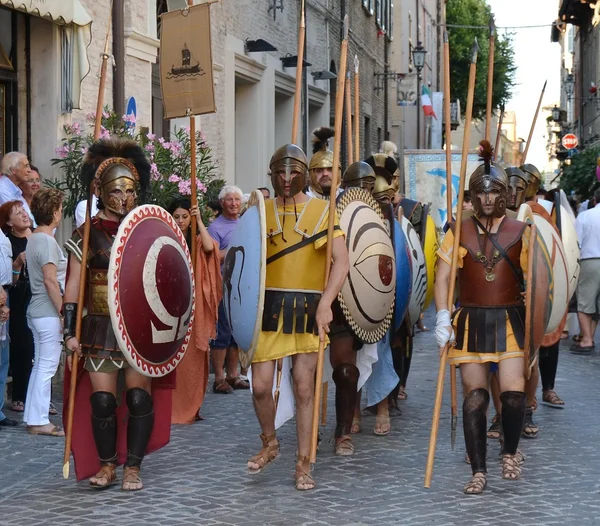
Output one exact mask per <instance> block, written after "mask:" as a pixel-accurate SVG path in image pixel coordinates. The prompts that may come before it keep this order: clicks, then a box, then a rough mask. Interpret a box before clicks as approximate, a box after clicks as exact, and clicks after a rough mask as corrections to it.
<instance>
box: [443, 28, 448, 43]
mask: <svg viewBox="0 0 600 526" xmlns="http://www.w3.org/2000/svg"><path fill="white" fill-rule="evenodd" d="M447 43H448V30H447V29H444V44H447Z"/></svg>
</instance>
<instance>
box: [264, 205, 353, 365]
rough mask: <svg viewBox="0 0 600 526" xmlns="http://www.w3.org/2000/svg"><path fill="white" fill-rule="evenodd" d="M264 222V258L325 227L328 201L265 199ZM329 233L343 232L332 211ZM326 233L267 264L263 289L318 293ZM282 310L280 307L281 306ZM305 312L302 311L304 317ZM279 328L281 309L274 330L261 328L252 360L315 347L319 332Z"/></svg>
mask: <svg viewBox="0 0 600 526" xmlns="http://www.w3.org/2000/svg"><path fill="white" fill-rule="evenodd" d="M265 209H266V224H267V259H268V258H270V257H272V256H274V255H275V254H277V253H278V252H280V251H282V250H285V249H286V248H288V247H290V246H293V245H295V244H296V243H300V242H301V241H302V240H303V239H306V238H310V237H312V236H315V235H318V234H319V233H321V232H326V231H327V226H328V221H329V202H327V201H323V200H320V199H316V198H311V199H309V201H307V202H306V203H301V204H297V205H295V206H294V205H293V204H288V205H286V206H285V207H283V206H277V203H276V200H274V199H267V200H266V201H265ZM335 226H336V230H335V231H334V234H333V237H334V238H336V237H340V236H343V235H344V233H343V232H342V231H341V230H340V229H339V219H338V217H337V214H336V218H335ZM326 245H327V235H324V236H322V237H319V238H318V239H316V240H315V241H313V242H311V243H309V244H307V245H305V246H304V247H302V248H300V249H298V250H295V251H294V252H292V253H290V254H288V255H285V256H283V257H281V258H280V259H277V260H276V261H273V262H272V263H270V264H268V265H267V277H266V289H267V290H274V291H302V292H307V293H319V294H320V293H322V292H323V288H324V287H323V285H324V279H325V264H326V259H327V258H326V250H325V246H326ZM282 310H283V308H282ZM306 318H307V315H305V320H306ZM295 319H296V318H295V316H294V327H293V331H292V334H285V333H284V332H283V313H281V315H280V316H279V322H278V326H277V331H273V332H266V331H261V332H260V334H259V338H258V346H257V350H256V353H255V354H254V358H253V362H267V361H271V360H277V359H279V358H284V357H285V356H291V355H293V354H299V353H309V352H316V351H318V350H319V336H318V335H316V334H313V333H306V332H305V333H296V321H295Z"/></svg>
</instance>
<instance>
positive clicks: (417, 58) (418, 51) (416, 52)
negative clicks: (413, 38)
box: [412, 40, 427, 80]
mask: <svg viewBox="0 0 600 526" xmlns="http://www.w3.org/2000/svg"><path fill="white" fill-rule="evenodd" d="M412 55H413V63H414V65H415V68H417V75H418V78H419V80H421V70H422V69H423V67H424V66H425V56H426V55H427V51H426V50H425V48H424V47H423V43H422V42H421V41H420V40H419V41H418V42H417V47H415V48H413V50H412Z"/></svg>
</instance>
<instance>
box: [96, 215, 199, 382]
mask: <svg viewBox="0 0 600 526" xmlns="http://www.w3.org/2000/svg"><path fill="white" fill-rule="evenodd" d="M108 304H109V310H110V317H111V321H112V325H113V330H114V333H115V336H116V338H117V342H118V343H119V348H120V349H121V352H122V353H123V354H124V355H125V358H126V359H127V361H128V362H129V364H130V365H131V367H133V368H134V369H135V370H136V371H138V372H139V373H141V374H143V375H144V376H150V377H160V376H165V375H166V374H168V373H170V372H171V371H173V370H174V369H175V367H176V366H177V364H178V363H179V362H180V361H181V359H182V358H183V355H184V354H185V351H186V349H187V346H188V343H189V340H190V336H191V332H192V323H193V320H194V310H195V303H194V272H193V267H192V259H191V257H190V252H189V249H188V247H187V243H186V241H185V237H184V235H183V233H182V232H181V230H180V229H179V227H178V226H177V225H176V224H175V221H174V220H173V217H172V216H171V214H169V213H168V212H167V211H166V210H165V209H164V208H161V207H160V206H155V205H143V206H139V207H137V208H135V209H134V210H133V211H132V212H131V213H130V214H129V215H127V217H126V218H125V219H124V220H123V222H122V223H121V225H120V226H119V230H118V232H117V235H116V237H115V242H114V244H113V247H112V250H111V256H110V265H109V267H108Z"/></svg>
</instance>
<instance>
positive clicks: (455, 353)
mask: <svg viewBox="0 0 600 526" xmlns="http://www.w3.org/2000/svg"><path fill="white" fill-rule="evenodd" d="M530 232H531V231H530V229H529V228H527V229H525V231H524V232H523V238H522V240H523V245H522V249H521V256H520V264H521V270H522V271H523V275H524V276H527V261H528V259H527V253H528V252H527V247H528V246H529V234H530ZM453 251H454V234H453V233H452V230H450V229H448V231H447V232H446V234H445V236H444V240H443V241H442V245H441V246H440V248H439V250H438V256H439V258H440V259H443V260H444V261H445V262H446V263H447V264H448V265H452V252H453ZM467 254H468V251H467V249H466V248H464V247H462V246H459V248H458V268H459V269H461V268H462V267H463V259H464V257H465V256H466V255H467ZM459 272H460V271H459ZM458 310H459V311H460V308H459V309H458ZM457 319H458V311H457V312H455V313H454V321H453V327H454V334H456V332H457V323H456V320H457ZM468 333H469V321H468V319H467V321H466V323H465V335H467V334H468ZM466 340H467V338H466V337H465V344H464V345H463V347H464V348H463V349H455V348H454V347H451V348H450V351H449V352H448V361H449V362H450V363H451V364H454V365H459V364H461V363H486V362H493V363H498V362H500V361H502V360H506V359H508V358H520V357H523V356H524V351H523V349H521V348H520V347H519V345H518V344H517V340H516V339H515V336H514V331H513V328H512V325H511V323H510V321H509V319H508V315H507V316H506V351H503V352H496V353H475V352H469V351H467V349H466V347H467V345H466Z"/></svg>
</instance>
